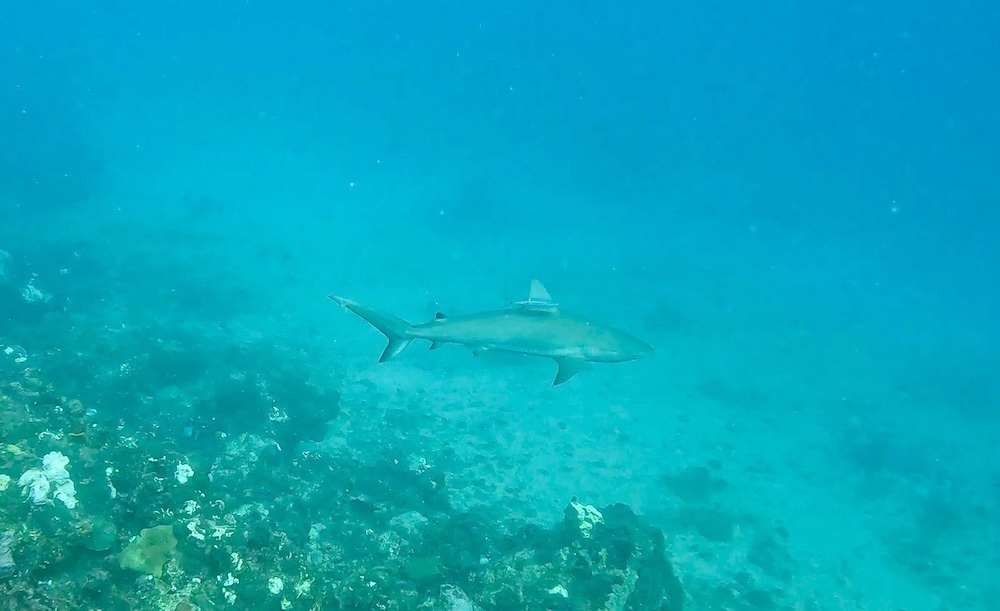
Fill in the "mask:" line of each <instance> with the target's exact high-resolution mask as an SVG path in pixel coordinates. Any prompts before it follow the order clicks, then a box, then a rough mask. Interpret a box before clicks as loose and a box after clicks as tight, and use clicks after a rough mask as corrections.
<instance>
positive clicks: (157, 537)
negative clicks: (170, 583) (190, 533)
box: [119, 524, 177, 577]
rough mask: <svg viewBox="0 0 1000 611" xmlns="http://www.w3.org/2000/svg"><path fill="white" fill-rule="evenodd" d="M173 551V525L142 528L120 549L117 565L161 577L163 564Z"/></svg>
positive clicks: (175, 544)
mask: <svg viewBox="0 0 1000 611" xmlns="http://www.w3.org/2000/svg"><path fill="white" fill-rule="evenodd" d="M175 553H177V537H175V536H174V529H173V527H171V526H170V525H167V524H164V525H161V526H154V527H153V528H144V529H143V530H142V531H141V532H140V533H139V536H138V537H137V538H136V539H135V540H134V541H132V542H131V543H129V544H128V547H126V548H125V549H124V550H123V551H122V555H121V559H120V560H119V565H120V566H121V567H122V568H123V569H130V570H133V571H138V572H140V573H145V574H147V575H152V576H153V577H161V576H162V575H163V565H165V564H166V563H167V560H169V559H170V556H171V555H173V554H175Z"/></svg>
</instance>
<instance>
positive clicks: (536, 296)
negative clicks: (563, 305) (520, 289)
mask: <svg viewBox="0 0 1000 611" xmlns="http://www.w3.org/2000/svg"><path fill="white" fill-rule="evenodd" d="M515 305H519V306H521V307H524V308H532V309H536V310H550V311H555V309H556V307H557V306H558V305H559V304H558V303H556V302H555V301H552V295H549V291H548V290H547V289H546V288H545V286H544V285H543V284H542V283H541V282H539V281H538V280H532V281H531V289H530V290H529V291H528V298H527V299H525V300H523V301H517V302H515Z"/></svg>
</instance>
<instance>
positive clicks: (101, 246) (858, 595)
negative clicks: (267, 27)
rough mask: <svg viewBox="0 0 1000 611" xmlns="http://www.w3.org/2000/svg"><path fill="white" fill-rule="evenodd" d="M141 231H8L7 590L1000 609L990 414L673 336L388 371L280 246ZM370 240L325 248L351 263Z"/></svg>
mask: <svg viewBox="0 0 1000 611" xmlns="http://www.w3.org/2000/svg"><path fill="white" fill-rule="evenodd" d="M123 223H124V221H123ZM182 225H183V231H181V226H182ZM131 227H132V228H131V229H130V233H129V236H130V238H129V239H130V240H131V241H130V243H129V244H130V246H129V248H128V249H126V248H124V247H123V245H122V242H121V241H120V240H118V239H112V238H110V237H108V236H111V235H121V233H120V229H121V227H120V226H118V227H111V228H109V229H108V234H107V235H106V236H103V239H102V236H101V234H100V233H98V234H97V235H92V236H91V237H89V238H88V239H86V240H76V241H73V240H70V239H67V238H66V236H65V234H63V233H60V232H58V231H54V232H52V233H50V234H37V235H29V236H27V237H26V236H25V235H24V234H21V235H20V238H19V239H15V238H14V234H8V235H7V239H8V240H9V243H5V244H0V248H2V249H3V250H4V251H5V252H6V253H8V255H9V256H7V257H5V260H4V265H3V277H2V279H0V293H2V294H0V320H3V321H9V322H8V323H6V324H5V326H4V327H0V344H2V347H0V417H2V418H0V444H2V445H0V474H2V479H0V488H2V490H0V601H2V602H0V605H3V608H6V609H46V610H48V609H108V610H110V609H169V610H171V611H183V610H193V609H206V610H207V609H224V608H241V609H366V610H367V609H419V608H423V609H456V610H457V609H476V608H481V609H567V610H573V611H584V610H598V609H607V610H612V609H636V610H640V609H650V610H658V609H659V610H676V609H680V608H682V607H686V608H689V609H973V608H983V609H985V608H990V607H989V604H988V601H990V600H997V596H998V595H1000V592H998V591H997V589H996V586H995V585H992V581H991V579H990V567H995V566H1000V556H998V552H997V549H998V548H997V546H996V543H997V533H996V528H997V527H996V522H995V515H994V514H991V512H990V510H989V506H990V505H989V503H990V502H991V501H990V497H989V493H988V492H984V491H988V490H995V489H996V482H995V481H990V480H989V477H990V476H989V475H988V473H989V472H988V471H986V473H985V474H984V475H983V479H982V480H981V481H980V480H979V479H978V478H977V476H976V475H975V474H971V475H968V474H967V475H963V476H961V477H959V476H958V475H957V474H958V473H968V472H965V471H963V470H962V469H961V468H959V467H956V466H955V465H954V464H952V462H958V461H960V459H959V458H958V457H961V456H962V455H963V447H962V446H963V445H966V444H969V443H977V441H976V440H977V439H979V436H977V432H976V426H975V424H974V423H971V424H969V425H968V427H967V428H963V427H960V428H961V430H956V426H957V425H955V424H954V423H953V422H952V421H950V420H949V421H948V423H947V424H944V423H942V424H941V425H940V426H936V427H935V426H922V427H920V431H921V432H920V434H919V436H908V435H907V434H906V433H905V432H900V431H899V430H898V427H897V426H896V425H897V423H894V422H887V421H882V420H880V419H879V418H878V417H877V416H868V415H867V414H869V411H868V410H865V409H861V408H857V409H851V410H849V411H847V412H845V411H844V410H843V405H842V404H840V401H842V400H847V399H843V398H840V397H835V396H833V393H831V392H829V391H828V390H827V391H824V392H823V393H822V396H820V397H818V399H817V400H816V401H815V402H812V403H810V404H808V405H805V404H803V407H808V410H807V411H808V415H806V414H805V413H804V412H803V411H800V410H799V409H798V408H796V406H794V405H792V403H793V402H794V401H795V400H796V399H795V398H796V397H798V398H801V397H805V396H808V389H791V390H790V394H789V396H790V397H792V399H788V398H783V397H778V396H775V395H773V394H769V393H768V392H766V391H765V390H761V387H760V386H758V385H757V384H755V383H754V382H752V381H749V380H747V379H745V378H741V377H739V376H719V377H715V376H701V377H696V378H695V377H690V376H688V377H687V378H685V375H684V369H685V366H684V363H683V362H677V361H676V360H674V361H672V362H671V367H672V370H671V378H672V379H681V380H687V382H688V383H686V384H685V385H678V386H676V387H675V388H674V389H673V390H674V391H676V392H675V394H673V395H669V396H668V395H663V394H661V395H656V394H651V393H650V392H649V389H648V388H646V385H645V384H644V382H643V380H647V379H649V377H650V376H660V375H662V374H661V373H660V372H661V371H663V369H664V368H665V365H663V363H662V362H661V363H660V364H659V365H657V364H655V363H652V362H651V363H642V364H635V365H634V366H631V365H623V366H618V368H617V369H615V370H614V373H613V374H609V373H608V372H607V371H594V372H585V373H584V374H581V378H583V379H580V380H574V381H573V382H574V383H571V384H567V385H566V386H563V387H559V388H551V387H548V386H547V381H548V380H550V379H551V375H552V371H551V370H552V367H551V366H550V365H551V364H550V363H546V362H536V361H522V360H520V359H507V358H497V357H495V356H490V355H487V356H485V357H483V358H481V359H473V358H472V357H469V356H468V355H466V354H464V353H461V352H460V351H458V350H454V351H443V352H444V354H443V355H439V354H438V353H435V354H434V355H433V358H432V359H431V358H423V356H413V355H410V356H408V357H407V358H401V359H399V360H398V361H397V362H393V363H392V364H391V365H385V366H378V365H376V364H375V360H376V357H377V354H378V352H379V351H380V350H381V347H382V346H381V344H380V342H381V340H380V339H379V338H377V337H376V336H375V335H374V333H371V332H370V331H369V330H368V329H367V328H366V327H365V326H364V325H363V323H361V322H360V321H357V320H355V319H352V318H350V317H349V316H348V315H346V314H343V313H342V312H340V311H339V310H338V309H337V308H335V307H333V306H332V305H331V304H329V303H328V302H327V301H326V299H325V297H324V294H323V293H321V292H315V293H308V292H303V291H301V290H299V289H300V288H301V287H302V286H303V285H307V284H309V283H303V282H302V281H301V278H300V277H297V276H296V274H301V273H306V272H303V271H302V268H301V267H298V266H296V265H295V262H294V256H292V255H288V254H287V253H283V252H282V251H281V249H280V248H275V249H274V250H269V249H267V248H265V247H262V249H261V251H260V252H259V253H258V255H259V259H257V260H252V259H251V260H245V261H244V263H243V265H242V266H239V267H234V266H233V265H232V261H233V259H232V258H227V257H225V256H213V252H216V254H217V253H219V252H224V251H225V249H226V248H227V242H226V238H225V236H223V235H219V234H215V233H212V232H211V231H210V230H208V229H206V228H201V229H198V228H196V227H193V226H192V225H191V224H190V223H187V224H185V222H180V223H178V224H177V225H176V226H175V227H174V230H173V231H171V230H170V229H169V227H170V225H168V224H166V223H165V222H164V223H160V224H159V225H157V226H156V227H155V230H148V232H147V231H146V230H143V229H142V228H141V226H131ZM206 227H207V226H206ZM136 244H141V247H140V246H136ZM229 246H232V244H229ZM274 261H282V262H283V263H282V264H281V265H279V266H278V268H280V269H284V270H285V271H286V274H287V275H284V276H283V275H282V274H281V273H275V272H274V268H273V267H269V266H271V265H273V262H274ZM265 262H267V263H265ZM355 263H356V262H352V261H347V260H339V261H333V262H328V263H327V264H326V268H328V269H329V270H330V271H329V274H330V282H331V284H332V283H334V282H335V281H336V280H337V279H338V278H339V277H342V274H340V273H339V272H337V271H336V268H337V266H350V265H353V264H355ZM258 266H259V267H258ZM473 282H474V283H477V284H478V285H479V286H480V287H482V286H483V285H486V284H488V282H489V280H488V279H486V278H477V279H474V280H473ZM314 284H316V285H319V284H321V283H320V282H315V283H314ZM354 286H355V287H360V286H366V285H365V283H364V282H361V281H357V280H355V283H354ZM367 286H370V287H371V290H370V293H371V298H372V299H375V298H377V297H378V296H379V295H385V294H387V293H388V292H389V290H390V287H387V286H385V284H380V282H379V280H377V279H372V280H370V282H369V284H368V285H367ZM28 287H33V289H32V290H28V291H27V292H26V289H28ZM328 288H330V289H333V288H335V287H333V286H330V287H328ZM34 289H37V290H34ZM417 297H418V299H419V298H421V297H422V296H417ZM423 299H424V301H427V298H426V297H423ZM432 305H433V306H435V307H436V306H437V305H438V304H432ZM460 305H462V306H472V307H475V304H474V303H472V302H471V301H469V300H467V301H464V302H462V304H460ZM492 305H495V304H494V303H480V304H479V307H483V308H485V307H490V306H492ZM587 305H588V304H581V307H580V308H577V309H578V310H583V311H586V310H587ZM591 305H592V304H591ZM605 305H606V304H605ZM643 307H644V308H646V313H645V314H646V315H645V317H644V318H640V319H638V320H640V323H639V324H638V327H639V328H637V329H635V331H636V332H639V333H642V332H645V333H648V334H656V333H658V332H659V331H660V330H661V329H662V325H663V324H665V323H663V318H664V317H668V316H669V315H670V312H668V311H667V310H666V309H659V310H658V309H657V308H658V307H659V306H657V305H656V304H655V303H654V304H644V305H643ZM666 307H667V306H663V308H666ZM323 308H328V310H329V311H328V312H327V313H324V314H321V315H318V316H311V315H310V314H311V313H313V312H315V311H320V310H322V309H323ZM637 309H641V308H637ZM410 311H411V312H412V309H411V310H410ZM603 311H604V312H607V310H606V309H605V310H603ZM674 316H675V317H674V318H673V319H672V325H673V327H674V328H676V329H681V330H682V332H681V333H680V335H683V334H684V333H689V334H690V335H691V341H692V342H695V341H697V342H699V343H705V342H711V341H712V337H711V336H710V335H709V334H706V333H700V332H698V330H696V329H692V328H691V327H690V326H688V327H685V325H684V324H683V320H681V318H682V317H680V315H674ZM316 321H323V322H322V323H321V324H319V323H317V322H316ZM684 329H686V331H684ZM279 330H280V331H279ZM662 338H663V336H662V335H661V336H660V337H659V339H662ZM672 339H673V340H675V341H677V342H679V343H680V344H683V342H684V338H683V337H679V336H675V337H673V338H672ZM410 350H413V351H414V352H419V351H418V350H416V349H415V348H411V349H410ZM678 351H679V352H683V351H682V350H678ZM828 356H829V355H828ZM484 361H485V362H484ZM776 375H778V376H780V375H781V374H780V372H777V373H776ZM587 376H591V377H587ZM879 392H882V391H881V390H876V391H873V393H871V394H869V395H868V400H871V401H875V400H877V396H878V393H879ZM885 392H886V393H890V391H885ZM886 396H888V394H887V395H886ZM850 400H856V399H850ZM779 407H780V409H779ZM871 413H877V412H875V411H874V410H873V411H872V412H871ZM776 414H783V416H782V417H776ZM916 417H919V418H923V419H924V420H927V421H929V420H930V419H932V418H933V416H931V415H928V414H923V415H917V416H916ZM930 431H937V432H935V433H932V432H930ZM958 439H963V440H966V441H962V442H959V441H956V440H958ZM968 440H973V441H971V442H970V441H968ZM918 447H919V448H927V447H935V448H937V450H936V452H935V454H934V455H933V456H929V455H927V453H926V450H920V451H919V452H914V451H912V450H913V448H918ZM53 453H57V454H53ZM60 456H61V457H64V458H60ZM46 457H49V458H48V459H47V458H46ZM53 457H54V458H53ZM953 458H954V461H952V459H953ZM60 460H64V461H66V463H67V464H66V465H65V470H66V471H68V474H69V475H68V476H69V478H71V481H72V482H73V487H72V489H71V490H70V491H69V492H71V493H72V494H70V496H72V501H71V502H66V498H67V489H66V488H65V486H66V482H65V481H64V479H60V478H64V476H62V475H59V473H61V471H59V469H58V468H57V467H58V465H59V464H61V463H60ZM46 465H47V466H46ZM53 465H55V466H53ZM32 470H34V472H35V474H36V475H35V476H33V477H35V478H36V479H38V477H41V476H38V473H42V474H43V475H44V476H45V477H47V478H48V479H47V480H46V482H45V484H44V486H45V489H44V490H41V489H39V490H36V489H35V488H32V485H33V484H32V481H34V480H32V478H30V477H29V478H27V479H25V477H24V474H26V473H28V472H31V471H32ZM29 480H31V481H29ZM59 491H61V492H59ZM36 492H37V493H38V495H39V496H38V497H37V498H32V495H33V494H35V493H36ZM43 492H44V494H43ZM995 500H996V499H993V501H992V502H995Z"/></svg>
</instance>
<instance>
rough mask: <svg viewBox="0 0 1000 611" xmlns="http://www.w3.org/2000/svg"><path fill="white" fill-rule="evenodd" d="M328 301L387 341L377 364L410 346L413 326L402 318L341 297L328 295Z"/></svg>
mask: <svg viewBox="0 0 1000 611" xmlns="http://www.w3.org/2000/svg"><path fill="white" fill-rule="evenodd" d="M330 299H332V300H334V301H336V302H337V303H338V304H340V305H341V306H343V307H345V308H347V309H348V310H350V311H352V312H354V313H355V314H357V315H358V316H360V317H361V318H362V319H364V321H365V322H367V323H368V324H370V325H371V326H373V327H375V328H376V329H378V330H379V331H380V332H381V333H382V335H384V336H385V337H386V339H388V340H389V343H388V344H386V347H385V350H383V351H382V356H381V357H379V359H378V362H379V363H384V362H385V361H388V360H389V359H391V358H392V357H394V356H396V355H397V354H399V353H400V352H402V351H403V350H404V349H405V348H406V347H407V346H409V345H410V341H412V340H413V337H412V336H411V335H410V332H411V330H412V328H413V325H411V324H410V323H408V322H406V321H405V320H403V319H402V318H398V317H396V316H393V315H392V314H386V313H385V312H379V311H378V310H374V309H372V308H369V307H367V306H363V305H361V304H360V303H358V302H356V301H351V300H350V299H344V298H343V297H336V296H334V295H330Z"/></svg>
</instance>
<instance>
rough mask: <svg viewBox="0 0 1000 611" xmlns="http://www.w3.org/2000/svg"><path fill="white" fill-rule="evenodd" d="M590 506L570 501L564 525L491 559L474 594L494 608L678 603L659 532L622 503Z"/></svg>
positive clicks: (663, 609)
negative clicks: (529, 543)
mask: <svg viewBox="0 0 1000 611" xmlns="http://www.w3.org/2000/svg"><path fill="white" fill-rule="evenodd" d="M588 507H589V506H587V505H583V504H581V503H579V502H577V501H576V500H574V501H572V502H571V503H570V504H569V505H568V506H567V507H566V510H565V515H566V520H565V521H564V522H563V523H562V524H561V525H559V526H557V527H556V528H554V529H552V530H551V531H549V532H547V533H541V534H540V536H539V537H535V538H533V539H532V538H527V537H525V538H523V539H522V541H524V542H525V543H524V545H525V546H524V547H523V548H520V549H514V550H511V552H510V553H508V554H506V555H505V556H503V557H502V558H499V559H497V560H495V561H492V562H490V563H489V564H488V567H487V569H486V570H485V572H484V573H483V574H482V575H481V577H480V578H479V583H480V584H481V586H480V587H481V590H480V591H479V592H474V593H473V594H472V597H473V599H475V600H476V601H477V602H478V603H480V604H481V605H483V606H484V607H486V608H491V609H493V608H497V609H499V608H512V609H514V608H516V609H536V608H545V609H601V610H604V611H633V610H634V611H679V610H680V609H682V608H683V605H684V590H683V587H682V586H681V583H680V580H679V579H678V578H677V576H676V575H675V574H674V570H673V566H672V565H671V563H670V560H669V559H668V558H667V550H666V542H665V539H664V536H663V532H662V531H660V530H659V529H657V528H654V527H651V526H649V525H648V524H646V523H645V522H644V521H643V520H642V519H641V518H639V517H638V516H637V515H636V514H635V513H634V512H633V511H632V510H631V509H630V508H629V507H628V506H626V505H622V504H613V505H609V506H607V507H605V508H603V509H601V510H597V509H596V508H593V507H589V508H588ZM598 515H600V516H602V519H601V520H598V519H597V516H598ZM581 516H583V520H582V521H581ZM581 523H583V524H587V526H586V527H581ZM585 533H586V534H585ZM532 540H533V541H534V542H535V543H534V545H533V546H529V545H528V543H527V542H529V541H532Z"/></svg>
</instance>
